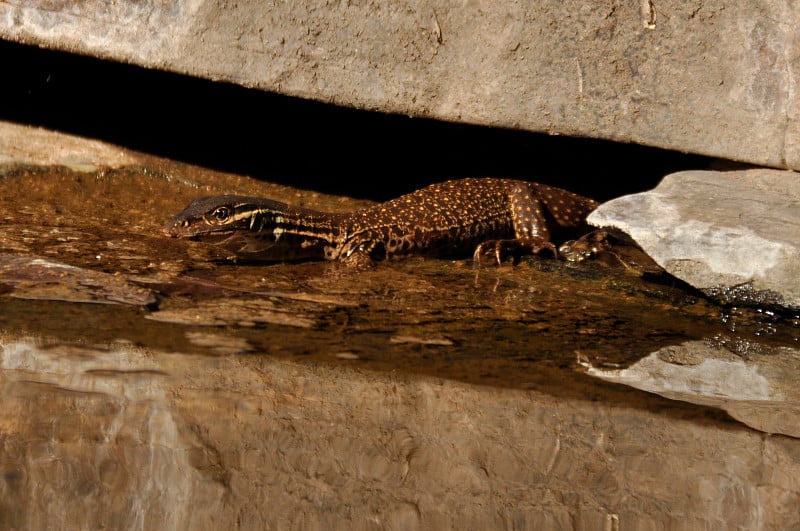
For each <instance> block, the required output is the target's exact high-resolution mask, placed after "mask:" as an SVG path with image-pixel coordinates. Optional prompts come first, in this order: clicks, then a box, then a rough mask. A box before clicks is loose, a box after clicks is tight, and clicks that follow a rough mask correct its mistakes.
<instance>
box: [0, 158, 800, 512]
mask: <svg viewBox="0 0 800 531" xmlns="http://www.w3.org/2000/svg"><path fill="white" fill-rule="evenodd" d="M4 171H5V173H4V176H3V178H2V179H0V202H2V203H3V204H2V205H1V206H2V212H3V213H4V215H3V221H2V225H0V286H2V289H3V292H4V293H3V294H2V295H0V337H2V344H1V346H2V350H1V351H0V367H2V369H1V371H2V372H1V373H0V396H1V397H2V400H3V403H4V404H5V406H6V407H5V413H4V415H3V417H2V418H1V419H0V422H2V424H0V426H2V428H0V429H2V434H1V435H0V436H2V446H0V448H2V453H0V468H1V469H2V471H3V474H4V475H3V476H2V477H3V478H4V479H2V492H3V496H2V499H3V500H4V501H3V502H2V503H3V505H2V506H0V523H3V524H5V526H6V527H8V526H10V527H19V528H22V527H63V528H73V527H98V526H99V527H113V528H116V527H124V528H129V527H130V528H150V527H160V528H164V527H166V528H189V527H193V528H197V527H208V528H211V527H219V526H231V525H234V526H240V527H251V526H258V527H264V526H266V527H298V528H305V527H315V526H316V527H320V528H323V527H328V526H330V525H333V526H334V527H340V526H341V527H343V526H345V525H344V524H347V525H351V526H354V527H356V528H385V527H392V526H394V527H403V528H407V527H409V526H411V527H415V526H416V527H424V528H436V527H439V526H441V525H451V524H457V523H459V522H461V523H473V524H474V523H479V524H480V523H482V524H484V525H486V526H491V527H498V526H500V527H521V528H535V527H537V526H541V525H547V524H548V522H549V523H550V524H557V523H559V522H572V524H571V525H570V526H571V527H576V528H598V526H601V527H602V526H608V525H611V526H612V527H613V525H614V522H616V521H621V522H625V523H627V524H629V525H646V526H652V527H654V528H667V527H671V528H681V527H682V525H683V524H682V523H681V522H683V523H686V524H687V525H689V524H698V523H701V524H703V525H710V526H711V527H714V526H715V525H719V524H728V523H733V524H735V525H742V526H745V527H747V526H750V525H751V524H753V523H755V524H759V525H761V524H763V523H765V522H766V523H774V522H777V523H780V524H781V525H783V524H785V523H792V522H793V523H797V522H795V520H796V519H795V520H793V519H792V518H791V517H787V516H786V514H785V512H784V511H782V508H783V507H784V504H786V503H789V502H795V501H798V489H797V487H798V485H797V484H796V480H795V479H794V478H796V477H798V476H797V475H796V474H795V475H794V476H792V475H791V474H788V473H787V472H786V471H791V470H797V469H798V468H800V458H798V456H800V445H798V444H797V439H796V438H795V437H796V436H797V434H800V415H798V414H797V409H798V402H797V394H796V393H795V392H794V390H793V388H794V385H793V383H792V382H793V381H794V374H795V370H796V369H797V368H798V364H797V348H798V341H799V340H798V338H799V337H800V326H799V324H798V323H800V319H798V318H797V317H796V316H794V315H791V314H782V313H780V312H775V311H773V310H764V309H756V308H753V309H749V308H722V307H719V306H717V305H714V304H712V303H710V302H708V301H706V300H705V299H704V298H702V297H701V296H699V295H698V294H697V293H695V292H693V291H692V290H690V289H687V288H686V287H685V286H683V285H682V284H680V283H679V282H674V281H672V280H670V279H669V278H667V277H664V276H659V275H657V274H648V275H645V276H644V277H642V276H641V275H640V274H637V273H636V271H631V270H630V269H628V268H625V267H622V266H621V264H620V263H617V262H615V261H614V260H610V261H608V262H607V263H604V262H601V261H589V262H584V263H580V264H571V263H567V262H562V261H558V262H557V261H554V260H552V259H549V258H547V257H535V258H531V259H529V260H523V261H522V263H520V264H519V265H516V266H512V265H510V264H505V265H502V266H500V267H495V266H480V267H477V266H475V265H474V264H473V263H472V261H471V260H469V259H465V260H456V261H452V260H436V259H423V258H407V259H402V260H393V261H389V262H384V263H380V264H378V265H377V266H376V267H375V268H373V269H370V270H367V271H354V270H351V269H348V268H346V267H343V266H341V265H339V264H335V263H328V262H307V263H297V264H272V265H265V264H241V263H235V262H233V261H231V260H229V259H228V257H227V256H226V253H225V252H223V251H222V250H220V249H219V248H215V247H213V246H208V245H203V244H200V243H196V242H186V241H181V240H170V239H168V238H166V237H164V236H163V235H162V234H161V231H160V229H161V226H162V225H163V223H164V222H165V220H166V219H168V218H169V217H170V216H171V215H172V214H174V213H176V212H178V211H179V210H181V208H182V207H183V206H184V205H185V204H186V203H187V202H188V201H189V200H190V199H191V198H194V197H197V196H200V195H209V194H215V193H227V192H237V193H246V194H255V195H263V196H268V197H272V198H275V199H278V200H281V201H285V202H290V203H294V204H298V205H301V206H306V207H310V208H316V209H321V210H330V211H346V210H349V209H354V208H359V207H362V206H366V205H367V204H369V203H368V202H366V201H356V200H352V199H348V198H345V197H332V196H325V195H320V194H315V193H311V192H307V191H300V190H294V189H291V188H288V187H285V186H279V185H274V184H270V183H262V182H257V181H253V180H249V179H246V178H243V177H238V176H233V175H226V174H218V173H214V172H211V171H208V170H203V169H200V168H191V167H187V166H183V165H178V164H174V163H169V162H165V161H159V160H155V159H145V162H144V163H143V165H142V166H136V167H129V168H123V169H116V170H110V169H88V171H87V168H82V169H80V170H78V169H69V168H60V167H58V168H49V167H48V168H38V167H16V168H10V167H9V168H6V169H5V170H4ZM686 345H702V346H704V347H703V348H706V349H709V350H708V351H703V352H709V353H710V354H707V355H708V358H707V359H706V358H703V359H698V358H697V354H696V352H697V351H696V350H691V349H689V350H685V346H686ZM656 352H660V354H658V355H657V356H658V359H659V360H661V362H663V363H662V365H661V366H659V367H661V368H660V369H658V370H659V371H660V370H662V369H663V365H664V364H667V365H668V366H669V367H671V368H676V367H677V368H691V367H710V366H712V365H713V367H715V369H714V370H713V371H710V370H705V369H704V370H702V371H695V372H694V373H691V374H688V375H687V373H682V372H671V373H669V374H671V375H672V376H670V378H675V379H677V378H683V380H680V381H677V380H661V381H660V383H658V384H657V385H656V384H654V383H653V382H654V381H655V380H658V378H655V377H654V375H656V372H654V369H652V365H647V363H650V362H651V361H652V360H653V359H654V358H652V355H653V354H654V353H656ZM665 352H666V353H667V354H665ZM693 356H694V357H693ZM668 358H669V359H668ZM712 358H713V360H712ZM665 360H666V361H665ZM709 360H712V361H713V364H711V365H704V363H705V362H706V361H709ZM648 367H650V368H648ZM634 369H635V370H634ZM624 371H628V372H624ZM636 371H639V372H636ZM737 371H738V372H737ZM632 374H635V375H636V376H635V377H632V376H631V375H632ZM658 374H660V373H658ZM731 374H735V375H741V374H744V375H745V377H743V380H734V379H732V378H733V377H732V376H731ZM737 377H738V376H737ZM732 381H737V382H744V383H743V384H742V385H744V386H747V385H753V386H756V385H758V386H760V387H758V392H756V389H755V387H754V388H753V389H742V388H741V386H739V387H737V386H731V385H728V384H730V382H732ZM765 382H766V383H765ZM738 389H741V396H738V397H737V393H738V392H739V391H738ZM750 391H752V392H750ZM670 393H672V394H670ZM732 404H733V405H732ZM745 406H746V407H745ZM467 434H472V436H471V437H472V438H470V437H467ZM772 434H782V435H772ZM465 437H466V439H465ZM764 437H767V438H768V440H769V442H765V441H767V439H764ZM614 441H616V442H614ZM664 441H669V444H668V445H667V446H669V447H668V448H666V447H664V444H662V443H663V442H664ZM709 449H713V450H709ZM764 455H769V456H770V457H769V458H764ZM415 456H416V457H415ZM733 456H735V459H736V460H738V461H737V462H738V463H739V464H736V465H733V464H725V463H726V459H728V458H729V457H730V458H731V459H733V458H734V457H733ZM765 459H766V460H765ZM564 460H566V461H564ZM720 467H723V468H725V471H724V472H723V471H721V468H720ZM753 467H761V468H759V470H760V472H759V473H757V474H753V473H752V468H753ZM631 470H635V471H636V472H635V473H634V474H631V472H630V471H631ZM555 471H558V473H556V472H555ZM784 474H786V475H784ZM448 475H453V478H454V479H452V480H450V479H443V477H444V476H448ZM409 478H411V479H409ZM659 478H661V479H659ZM674 482H682V483H681V484H685V485H686V487H685V488H686V489H687V490H686V494H685V495H681V494H679V493H674V492H671V490H674V489H672V485H673V484H675V483H674ZM443 485H445V486H443ZM598 489H601V491H600V492H599V493H598ZM65 491H66V492H67V494H64V492H65ZM773 491H774V492H773ZM732 492H735V493H737V494H735V496H734V499H733V501H736V502H737V503H739V504H740V505H741V506H742V509H741V510H740V511H738V512H737V511H734V512H733V513H731V512H726V511H721V510H718V508H719V507H722V505H725V506H728V505H729V503H730V502H731V496H732V494H731V493H732ZM766 492H769V493H772V494H770V495H769V496H767V495H766V494H765V493H766ZM775 492H780V493H781V494H780V496H775V495H774V493H775ZM700 493H702V496H701V495H700ZM690 494H691V495H690ZM695 495H696V496H695ZM265 497H266V498H265ZM767 498H768V499H767ZM270 499H278V500H280V505H281V508H280V509H275V510H268V509H267V507H268V506H269V507H271V508H272V509H274V507H275V505H274V504H272V503H270V502H269V500H270ZM256 500H258V503H257V502H256ZM723 502H725V503H724V504H723ZM720 504H722V505H720ZM197 505H200V506H202V508H201V509H197V510H193V509H191V508H192V507H195V506H197ZM481 507H483V508H484V510H481V509H480V508H481ZM76 508H81V510H76ZM465 511H466V512H465ZM765 514H766V516H765ZM63 515H69V519H67V520H60V518H61V517H62V516H63ZM620 515H621V516H620ZM681 515H683V516H681ZM686 515H688V516H686ZM684 516H685V517H684ZM512 522H516V524H513V523H512ZM576 522H577V523H576ZM60 524H63V526H61V525H60ZM606 528H608V527H606Z"/></svg>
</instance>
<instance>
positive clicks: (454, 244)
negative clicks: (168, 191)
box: [164, 178, 598, 263]
mask: <svg viewBox="0 0 800 531" xmlns="http://www.w3.org/2000/svg"><path fill="white" fill-rule="evenodd" d="M597 205H598V203H597V202H596V201H594V200H592V199H589V198H586V197H583V196H580V195H578V194H574V193H572V192H569V191H567V190H562V189H560V188H555V187H553V186H548V185H544V184H539V183H531V182H525V181H519V180H513V179H499V178H469V179H459V180H452V181H446V182H442V183H437V184H433V185H430V186H428V187H426V188H422V189H420V190H417V191H416V192H412V193H410V194H407V195H404V196H401V197H398V198H397V199H392V200H391V201H387V202H385V203H381V204H379V205H375V206H373V207H370V208H366V209H363V210H359V211H356V212H352V213H347V214H333V213H326V212H318V211H315V210H310V209H306V208H299V207H294V206H290V205H287V204H285V203H281V202H279V201H273V200H271V199H264V198H258V197H245V196H237V195H221V196H213V197H203V198H200V199H196V200H194V201H192V202H191V203H189V205H188V206H187V207H186V209H185V210H183V212H181V213H179V214H177V215H176V216H174V217H173V218H172V219H171V220H170V221H169V223H167V225H166V226H165V227H164V232H165V233H166V234H167V235H169V236H172V237H179V238H192V239H197V240H200V241H208V242H213V243H217V244H220V245H222V246H224V247H225V248H226V249H228V250H230V251H232V252H234V253H235V254H236V255H237V256H239V257H241V258H246V259H255V260H271V261H283V260H300V259H328V260H340V261H345V262H353V263H361V262H362V261H364V260H366V261H370V260H380V259H385V258H391V257H394V256H399V255H408V254H420V255H427V256H437V257H462V256H468V255H469V254H470V253H471V254H472V255H473V257H474V258H475V260H476V261H479V260H480V259H481V258H482V257H484V256H493V257H494V259H495V260H496V261H497V262H498V263H500V262H502V260H503V258H505V257H507V256H513V257H515V258H517V257H519V256H521V255H524V254H536V253H539V252H540V251H542V250H545V249H546V250H548V251H550V252H552V253H553V254H554V255H555V256H558V253H557V251H556V247H555V245H554V244H553V242H552V241H551V229H552V228H555V227H556V226H561V227H573V228H574V227H581V226H583V225H584V223H585V219H586V216H587V215H588V214H589V212H591V211H592V210H594V209H595V208H596V207H597ZM554 223H555V224H554Z"/></svg>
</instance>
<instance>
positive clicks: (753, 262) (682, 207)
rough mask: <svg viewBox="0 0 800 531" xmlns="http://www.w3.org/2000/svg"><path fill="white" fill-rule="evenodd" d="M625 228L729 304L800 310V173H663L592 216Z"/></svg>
mask: <svg viewBox="0 0 800 531" xmlns="http://www.w3.org/2000/svg"><path fill="white" fill-rule="evenodd" d="M589 222H590V223H592V224H593V225H596V226H598V227H612V228H615V229H619V230H622V231H624V232H625V233H627V234H629V235H630V236H631V237H632V238H633V239H634V240H635V241H636V243H637V244H639V245H640V246H641V247H642V249H644V251H645V252H646V253H647V254H649V255H650V256H651V257H653V259H654V260H655V261H656V262H658V264H659V265H661V266H662V267H664V269H666V270H667V271H668V272H669V273H671V274H673V275H675V276H676V277H678V278H680V279H682V280H684V281H686V282H688V283H689V284H691V285H693V286H695V287H697V288H699V289H701V290H703V291H704V292H705V293H706V294H708V295H710V296H712V297H714V298H716V299H717V300H720V301H721V302H723V303H728V304H750V305H769V304H773V305H778V306H786V307H790V308H795V309H796V308H800V175H799V174H797V173H794V172H782V171H776V170H766V169H753V170H744V171H729V172H713V171H689V172H680V173H676V174H672V175H668V176H667V177H665V178H664V180H663V181H662V182H661V183H660V184H659V185H658V186H657V187H656V188H655V189H654V190H652V191H650V192H644V193H641V194H634V195H630V196H625V197H620V198H617V199H614V200H612V201H609V202H608V203H605V204H603V205H601V206H600V207H599V208H598V209H597V210H595V211H594V212H593V213H592V214H591V215H590V216H589Z"/></svg>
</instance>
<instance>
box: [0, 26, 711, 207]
mask: <svg viewBox="0 0 800 531" xmlns="http://www.w3.org/2000/svg"><path fill="white" fill-rule="evenodd" d="M0 55H1V56H2V57H4V59H5V61H4V70H5V72H4V80H3V83H2V84H0V97H2V100H3V101H4V102H5V105H2V106H0V120H8V121H13V122H18V123H23V124H30V125H36V126H41V127H45V128H49V129H54V130H59V131H63V132H67V133H72V134H77V135H82V136H86V137H90V138H96V139H99V140H103V141H106V142H110V143H113V144H117V145H120V146H124V147H127V148H131V149H134V150H138V151H142V152H146V153H150V154H153V155H158V156H162V157H167V158H170V159H173V160H178V161H182V162H187V163H191V164H196V165H200V166H204V167H208V168H213V169H218V170H223V171H228V172H233V173H239V174H243V175H250V176H252V177H255V178H258V179H264V180H270V181H274V182H282V183H286V184H291V185H292V186H296V187H299V188H305V189H315V190H319V191H323V192H331V193H339V194H345V195H351V196H356V197H369V198H372V199H387V198H390V197H393V196H396V195H398V194H400V193H402V192H407V191H410V190H413V189H415V188H418V187H420V186H422V185H424V184H427V183H430V182H433V181H439V180H444V179H447V178H457V177H467V176H497V177H515V178H523V179H527V180H532V181H541V182H545V183H549V184H554V185H556V186H561V187H564V188H569V189H572V190H574V191H576V192H580V193H583V194H585V195H589V196H592V197H595V198H597V199H600V200H605V199H608V198H610V197H614V196H617V195H622V194H626V193H633V192H637V191H641V190H646V189H649V188H652V187H653V186H654V185H655V184H656V183H657V182H658V181H659V180H660V178H661V177H663V176H664V175H666V174H667V173H670V172H673V171H678V170H683V169H697V168H704V167H706V166H707V165H708V163H709V161H710V160H711V159H709V158H707V157H701V156H697V155H687V154H683V153H678V152H674V151H668V150H662V149H656V148H650V147H644V146H639V145H633V144H620V143H615V142H609V141H601V140H593V139H584V138H570V137H562V136H548V135H544V134H536V133H529V132H525V131H516V130H508V129H497V128H488V127H481V126H474V125H466V124H454V123H446V122H441V121H436V120H429V119H414V118H409V117H405V116H398V115H388V114H381V113H376V112H367V111H359V110H354V109H348V108H343V107H337V106H334V105H328V104H323V103H318V102H312V101H307V100H301V99H298V98H292V97H287V96H281V95H277V94H272V93H266V92H262V91H258V90H253V89H246V88H243V87H240V86H238V85H233V84H227V83H218V82H212V81H207V80H203V79H196V78H191V77H187V76H181V75H177V74H172V73H167V72H161V71H156V70H147V69H144V68H140V67H137V66H131V65H126V64H120V63H113V62H108V61H102V60H99V59H95V58H90V57H85V56H78V55H73V54H68V53H64V52H57V51H52V50H45V49H41V48H37V47H32V46H25V45H20V44H15V43H9V42H2V41H0Z"/></svg>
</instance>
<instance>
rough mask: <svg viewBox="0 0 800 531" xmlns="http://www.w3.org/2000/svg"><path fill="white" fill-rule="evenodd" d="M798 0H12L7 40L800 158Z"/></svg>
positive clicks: (462, 112)
mask: <svg viewBox="0 0 800 531" xmlns="http://www.w3.org/2000/svg"><path fill="white" fill-rule="evenodd" d="M796 18H797V14H796V10H795V9H794V8H793V7H792V3H791V2H787V1H781V2H769V1H767V0H757V1H754V2H737V3H730V2H724V1H722V0H711V1H692V2H683V1H678V0H666V1H662V2H657V3H656V2H653V1H651V0H642V1H641V2H620V1H618V0H617V1H607V2H599V3H585V2H575V1H567V2H562V1H560V0H559V1H556V0H546V1H532V0H524V1H520V2H514V3H507V2H481V1H479V0H465V1H462V2H445V1H443V0H438V1H426V0H420V1H412V2H404V3H396V2H371V1H337V2H330V1H322V0H316V1H309V2H263V1H260V0H241V1H239V2H235V3H224V2H223V3H220V2H212V1H209V0H177V1H175V2H156V1H153V0H147V1H136V2H135V1H132V0H121V1H119V2H112V3H109V2H105V1H102V0H88V1H85V2H80V3H74V2H66V1H63V0H60V1H55V2H54V1H52V0H31V1H28V0H26V1H24V2H23V1H21V0H11V1H9V2H3V3H0V38H4V39H8V40H12V41H17V42H24V43H32V44H38V45H41V46H45V47H49V48H56V49H62V50H67V51H72V52H75V53H81V54H89V55H93V56H98V57H104V58H109V59H112V60H116V61H122V62H130V63H134V64H138V65H141V66H144V67H148V68H157V69H163V70H168V71H175V72H180V73H185V74H188V75H191V76H198V77H202V78H208V79H214V80H225V81H229V82H233V83H238V84H241V85H244V86H247V87H255V88H258V89H262V90H267V91H274V92H278V93H282V94H287V95H294V96H300V97H304V98H310V99H314V100H319V101H325V102H333V103H336V104H340V105H344V106H351V107H356V108H364V109H374V110H378V111H385V112H393V113H402V114H408V115H412V116H428V117H433V118H438V119H442V120H451V121H463V122H468V123H477V124H486V125H491V126H499V127H511V128H520V129H524V130H530V131H540V132H547V133H552V134H561V135H575V136H588V137H596V138H606V139H612V140H618V141H622V142H636V143H641V144H647V145H653V146H658V147H664V148H669V149H675V150H680V151H686V152H693V153H700V154H705V155H712V156H718V157H724V158H728V159H733V160H740V161H746V162H750V163H755V164H760V165H766V166H775V167H784V168H794V169H798V168H800V141H799V140H798V124H797V120H796V119H795V116H797V114H798V103H797V97H796V94H795V91H794V86H795V84H796V83H795V80H796V79H797V72H796V68H797V67H796V65H795V64H794V63H793V62H792V58H793V57H796V56H797V55H798V50H797V49H798V42H797V38H796V34H797V30H796V24H795V22H796Z"/></svg>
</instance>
